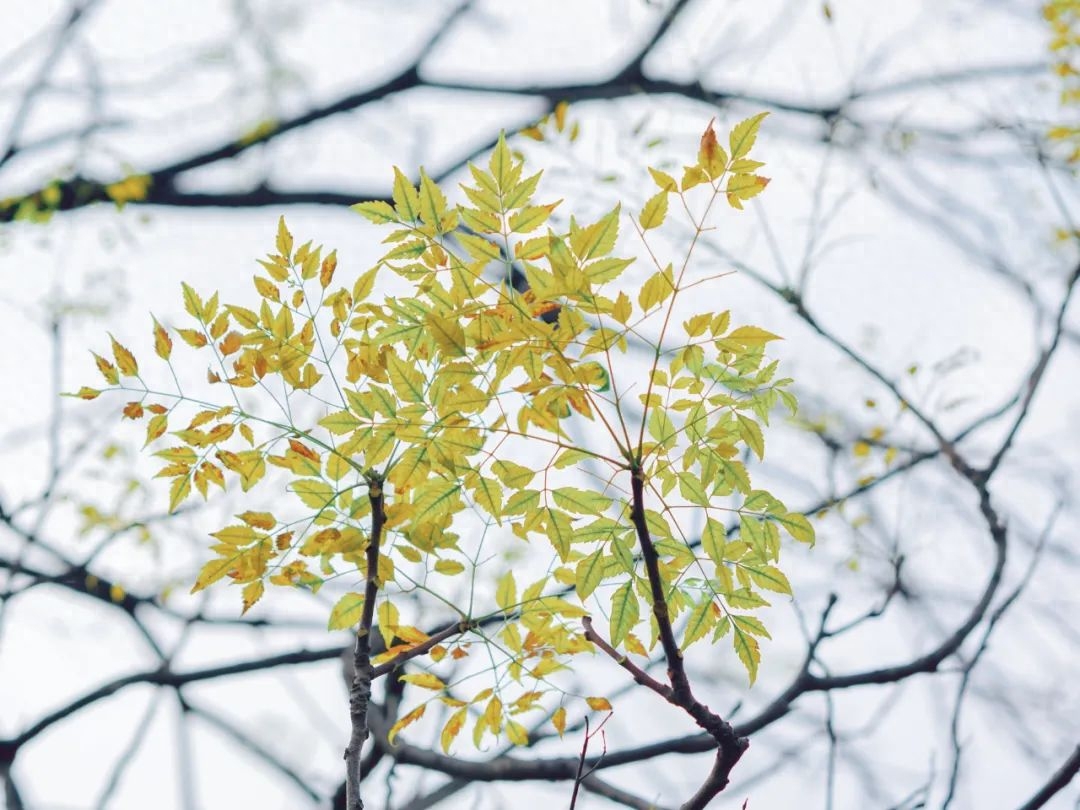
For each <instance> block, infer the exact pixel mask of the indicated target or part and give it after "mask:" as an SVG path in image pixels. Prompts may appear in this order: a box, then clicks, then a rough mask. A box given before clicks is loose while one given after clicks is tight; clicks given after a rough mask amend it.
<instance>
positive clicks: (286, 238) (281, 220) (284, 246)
mask: <svg viewBox="0 0 1080 810" xmlns="http://www.w3.org/2000/svg"><path fill="white" fill-rule="evenodd" d="M292 249H293V238H292V234H291V233H289V229H288V228H286V227H285V217H278V224H277V250H278V253H280V254H281V255H282V256H284V257H285V258H286V259H288V258H289V257H290V256H292Z"/></svg>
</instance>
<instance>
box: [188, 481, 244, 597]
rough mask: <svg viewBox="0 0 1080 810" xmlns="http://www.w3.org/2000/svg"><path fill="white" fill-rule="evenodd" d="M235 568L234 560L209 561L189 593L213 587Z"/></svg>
mask: <svg viewBox="0 0 1080 810" xmlns="http://www.w3.org/2000/svg"><path fill="white" fill-rule="evenodd" d="M177 480H178V481H179V480H185V479H177ZM235 567H236V560H235V559H233V558H231V557H216V558H215V559H213V560H210V562H208V563H207V564H206V565H204V566H203V567H202V570H201V571H200V572H199V576H197V577H196V578H195V585H194V586H192V588H191V592H192V593H198V592H199V591H201V590H202V589H203V588H206V587H209V586H210V585H213V584H214V583H215V582H217V581H218V580H219V579H221V578H222V577H224V576H225V575H226V574H228V573H229V571H231V570H232V569H233V568H235Z"/></svg>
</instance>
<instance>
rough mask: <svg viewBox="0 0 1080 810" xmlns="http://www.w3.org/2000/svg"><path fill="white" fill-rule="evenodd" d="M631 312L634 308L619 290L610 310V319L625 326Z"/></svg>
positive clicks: (625, 295)
mask: <svg viewBox="0 0 1080 810" xmlns="http://www.w3.org/2000/svg"><path fill="white" fill-rule="evenodd" d="M633 312H634V306H633V304H631V303H630V298H629V296H627V294H626V293H625V292H623V291H622V290H619V295H618V297H617V298H616V299H615V306H613V307H612V308H611V317H612V318H614V319H615V320H617V321H618V322H619V323H621V324H623V325H624V326H625V325H626V322H627V321H628V320H630V316H631V315H632V314H633Z"/></svg>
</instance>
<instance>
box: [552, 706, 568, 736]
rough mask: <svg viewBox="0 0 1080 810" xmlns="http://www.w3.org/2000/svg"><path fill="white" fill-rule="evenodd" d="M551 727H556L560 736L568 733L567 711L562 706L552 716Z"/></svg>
mask: <svg viewBox="0 0 1080 810" xmlns="http://www.w3.org/2000/svg"><path fill="white" fill-rule="evenodd" d="M551 725H553V726H555V730H556V731H557V732H559V736H560V737H562V735H563V734H565V733H566V709H565V708H563V707H562V706H560V707H559V708H557V709H556V710H555V713H554V714H553V715H551Z"/></svg>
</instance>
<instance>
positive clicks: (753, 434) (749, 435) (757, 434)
mask: <svg viewBox="0 0 1080 810" xmlns="http://www.w3.org/2000/svg"><path fill="white" fill-rule="evenodd" d="M738 425H739V436H740V437H741V438H742V440H743V441H744V442H746V446H747V447H749V448H750V449H751V450H753V451H754V453H755V454H756V455H757V457H758V458H759V459H764V458H765V437H764V436H762V435H761V426H760V425H759V424H758V423H757V422H755V421H754V420H753V419H751V418H750V417H749V416H743V415H742V414H741V413H740V414H738Z"/></svg>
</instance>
